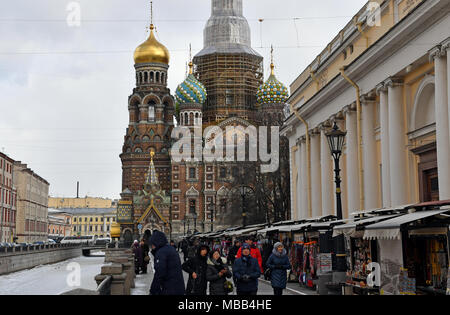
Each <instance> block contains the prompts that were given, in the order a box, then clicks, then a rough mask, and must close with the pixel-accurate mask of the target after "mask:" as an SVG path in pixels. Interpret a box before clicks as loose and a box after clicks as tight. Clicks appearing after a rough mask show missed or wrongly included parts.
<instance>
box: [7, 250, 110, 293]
mask: <svg viewBox="0 0 450 315" xmlns="http://www.w3.org/2000/svg"><path fill="white" fill-rule="evenodd" d="M92 254H93V255H95V257H84V256H80V257H77V258H73V259H69V260H66V261H63V262H59V263H56V264H51V265H42V266H37V267H35V268H32V269H28V270H23V271H19V272H15V273H11V274H7V275H3V276H0V295H58V294H61V293H63V292H66V291H70V290H73V289H78V288H81V289H87V290H95V289H97V283H96V282H95V279H94V278H95V276H96V275H97V274H99V273H100V269H101V266H102V265H103V263H104V260H105V258H104V256H101V255H104V254H103V253H102V252H96V253H92ZM70 263H78V264H79V266H80V286H69V284H68V283H67V279H68V278H69V280H70V279H72V277H71V276H70V275H71V274H73V272H74V271H73V269H70V270H67V267H68V266H69V264H70Z"/></svg>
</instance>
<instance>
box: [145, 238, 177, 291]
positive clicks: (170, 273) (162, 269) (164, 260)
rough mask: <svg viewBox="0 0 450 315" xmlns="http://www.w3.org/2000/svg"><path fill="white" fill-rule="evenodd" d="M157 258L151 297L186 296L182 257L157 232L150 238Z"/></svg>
mask: <svg viewBox="0 0 450 315" xmlns="http://www.w3.org/2000/svg"><path fill="white" fill-rule="evenodd" d="M150 244H151V246H152V254H153V256H154V257H155V259H154V260H155V275H154V277H153V282H152V285H151V288H150V294H151V295H184V294H185V291H184V279H183V272H182V270H181V261H180V256H179V255H178V253H177V251H176V250H175V248H173V247H172V246H169V244H168V242H167V238H166V235H165V234H164V233H162V232H160V231H155V232H154V233H153V235H152V237H151V238H150Z"/></svg>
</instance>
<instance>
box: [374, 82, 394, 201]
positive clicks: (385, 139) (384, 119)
mask: <svg viewBox="0 0 450 315" xmlns="http://www.w3.org/2000/svg"><path fill="white" fill-rule="evenodd" d="M377 92H378V94H380V129H381V191H382V195H383V198H382V199H383V208H388V207H390V206H391V179H390V175H389V174H390V163H389V112H388V110H389V108H388V94H387V88H386V87H385V86H384V84H383V83H381V84H379V85H378V86H377Z"/></svg>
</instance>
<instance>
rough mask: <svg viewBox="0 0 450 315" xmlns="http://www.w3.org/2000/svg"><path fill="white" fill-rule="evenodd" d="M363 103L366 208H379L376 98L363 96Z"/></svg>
mask: <svg viewBox="0 0 450 315" xmlns="http://www.w3.org/2000/svg"><path fill="white" fill-rule="evenodd" d="M361 104H362V138H363V139H362V149H363V175H364V177H363V180H364V208H365V209H366V210H370V209H376V208H378V207H379V206H378V200H379V198H378V187H379V184H378V165H377V144H376V140H375V98H374V97H366V96H363V97H362V98H361Z"/></svg>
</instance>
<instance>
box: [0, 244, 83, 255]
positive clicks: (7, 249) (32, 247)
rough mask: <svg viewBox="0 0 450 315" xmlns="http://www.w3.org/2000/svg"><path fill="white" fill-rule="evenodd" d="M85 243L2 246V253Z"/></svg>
mask: <svg viewBox="0 0 450 315" xmlns="http://www.w3.org/2000/svg"><path fill="white" fill-rule="evenodd" d="M81 246H84V244H45V245H28V246H15V247H0V255H2V254H12V253H22V252H32V251H39V250H48V249H58V248H74V247H81Z"/></svg>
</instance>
